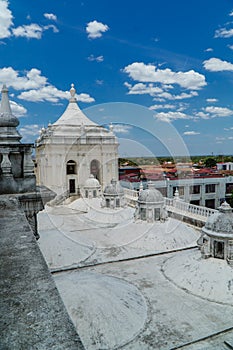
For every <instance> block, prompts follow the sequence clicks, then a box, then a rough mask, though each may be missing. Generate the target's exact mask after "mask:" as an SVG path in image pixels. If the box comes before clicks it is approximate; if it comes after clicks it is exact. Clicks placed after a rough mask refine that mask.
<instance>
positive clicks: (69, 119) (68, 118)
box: [53, 100, 97, 126]
mask: <svg viewBox="0 0 233 350" xmlns="http://www.w3.org/2000/svg"><path fill="white" fill-rule="evenodd" d="M53 125H57V126H58V125H70V126H71V125H73V126H80V125H83V126H94V125H97V124H96V123H94V122H93V121H92V120H90V119H89V118H87V116H86V115H85V114H84V113H83V112H82V111H81V109H80V108H79V106H78V104H77V102H76V100H74V101H73V100H70V102H69V104H68V106H67V108H66V110H65V112H64V113H63V114H62V116H61V117H60V118H59V119H58V120H57V121H56V122H55V123H54V124H53Z"/></svg>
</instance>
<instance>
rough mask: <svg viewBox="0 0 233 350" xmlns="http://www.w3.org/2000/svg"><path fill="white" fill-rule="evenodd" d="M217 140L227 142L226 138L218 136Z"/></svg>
mask: <svg viewBox="0 0 233 350" xmlns="http://www.w3.org/2000/svg"><path fill="white" fill-rule="evenodd" d="M215 139H216V140H217V141H224V140H226V138H225V137H219V136H216V137H215Z"/></svg>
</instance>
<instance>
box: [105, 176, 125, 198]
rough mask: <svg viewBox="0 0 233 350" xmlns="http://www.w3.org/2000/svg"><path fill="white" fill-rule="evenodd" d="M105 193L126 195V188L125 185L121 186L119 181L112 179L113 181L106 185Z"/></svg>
mask: <svg viewBox="0 0 233 350" xmlns="http://www.w3.org/2000/svg"><path fill="white" fill-rule="evenodd" d="M104 194H106V195H115V196H119V195H124V189H123V187H121V185H120V184H119V182H117V181H116V180H114V179H112V180H111V183H110V184H109V185H107V186H106V187H105V189H104Z"/></svg>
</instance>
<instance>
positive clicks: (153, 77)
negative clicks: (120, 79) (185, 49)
mask: <svg viewBox="0 0 233 350" xmlns="http://www.w3.org/2000/svg"><path fill="white" fill-rule="evenodd" d="M123 72H124V73H127V74H128V75H129V76H130V77H131V78H132V79H133V80H138V81H140V82H154V83H155V82H157V83H162V84H178V85H180V86H181V87H183V88H186V89H191V90H198V89H201V88H202V87H203V86H205V85H206V81H205V77H204V75H202V74H200V73H197V72H195V71H194V70H190V71H187V72H173V71H172V70H171V69H169V68H166V69H157V67H156V66H154V65H152V64H145V63H143V62H134V63H132V64H129V65H128V66H126V67H125V68H124V69H123Z"/></svg>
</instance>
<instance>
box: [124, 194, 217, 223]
mask: <svg viewBox="0 0 233 350" xmlns="http://www.w3.org/2000/svg"><path fill="white" fill-rule="evenodd" d="M124 194H125V199H126V201H127V203H128V204H130V205H132V206H135V205H136V202H137V199H138V192H137V191H134V190H130V189H128V188H124ZM164 203H165V205H166V208H167V210H168V211H169V212H171V213H178V214H180V215H185V216H188V217H196V218H200V219H202V221H206V219H207V218H208V217H209V216H210V215H212V214H214V213H216V212H218V210H216V209H211V208H207V207H201V206H199V205H194V204H190V203H187V202H183V201H181V200H179V199H173V198H164Z"/></svg>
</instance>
